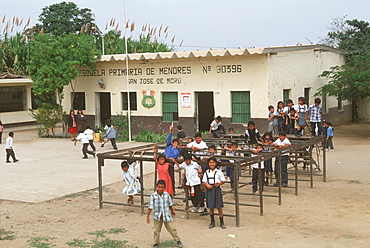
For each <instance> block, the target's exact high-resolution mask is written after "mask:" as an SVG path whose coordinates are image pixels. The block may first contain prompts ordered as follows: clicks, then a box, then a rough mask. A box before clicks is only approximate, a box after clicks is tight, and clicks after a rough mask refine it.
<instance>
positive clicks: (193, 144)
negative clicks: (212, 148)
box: [187, 140, 208, 154]
mask: <svg viewBox="0 0 370 248" xmlns="http://www.w3.org/2000/svg"><path fill="white" fill-rule="evenodd" d="M187 147H188V148H192V147H196V148H198V149H199V150H201V149H208V146H207V144H206V142H204V141H203V140H202V141H201V142H199V143H197V142H196V141H195V140H194V141H193V142H191V143H189V144H187ZM206 152H207V151H206V150H203V151H196V152H195V154H206Z"/></svg>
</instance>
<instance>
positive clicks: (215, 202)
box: [202, 168, 225, 208]
mask: <svg viewBox="0 0 370 248" xmlns="http://www.w3.org/2000/svg"><path fill="white" fill-rule="evenodd" d="M202 182H204V183H207V184H209V185H212V188H211V189H208V188H207V189H206V200H207V208H223V207H224V202H223V200H222V192H221V187H220V186H219V187H216V186H214V185H215V184H216V183H221V182H225V177H224V174H223V173H222V171H221V170H219V169H217V168H216V169H215V170H214V171H212V170H210V169H208V170H206V172H205V173H204V175H203V180H202Z"/></svg>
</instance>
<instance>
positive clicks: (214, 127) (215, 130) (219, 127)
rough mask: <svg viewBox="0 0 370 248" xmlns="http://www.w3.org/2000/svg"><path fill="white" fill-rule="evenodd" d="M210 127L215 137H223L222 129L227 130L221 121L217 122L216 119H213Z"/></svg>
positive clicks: (224, 131)
mask: <svg viewBox="0 0 370 248" xmlns="http://www.w3.org/2000/svg"><path fill="white" fill-rule="evenodd" d="M210 127H211V130H212V133H213V137H214V138H221V135H220V131H222V132H223V133H226V130H225V128H224V126H223V125H222V123H221V122H218V123H217V122H216V121H215V120H213V121H212V122H211V124H210Z"/></svg>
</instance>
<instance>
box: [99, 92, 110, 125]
mask: <svg viewBox="0 0 370 248" xmlns="http://www.w3.org/2000/svg"><path fill="white" fill-rule="evenodd" d="M99 101H100V104H99V108H100V113H99V115H100V122H101V123H103V124H105V122H106V121H107V120H108V119H109V118H110V117H111V104H110V92H108V93H105V92H104V93H99Z"/></svg>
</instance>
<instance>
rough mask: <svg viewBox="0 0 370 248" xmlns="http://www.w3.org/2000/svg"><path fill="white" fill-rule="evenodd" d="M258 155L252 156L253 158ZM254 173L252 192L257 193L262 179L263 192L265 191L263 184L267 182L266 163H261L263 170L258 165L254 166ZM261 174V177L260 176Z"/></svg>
mask: <svg viewBox="0 0 370 248" xmlns="http://www.w3.org/2000/svg"><path fill="white" fill-rule="evenodd" d="M256 156H258V154H252V157H256ZM252 167H253V171H252V190H253V192H256V191H257V182H258V181H259V179H260V178H261V181H262V190H263V183H264V181H265V163H264V161H262V162H261V170H259V169H258V163H255V164H252ZM259 173H260V175H259Z"/></svg>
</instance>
